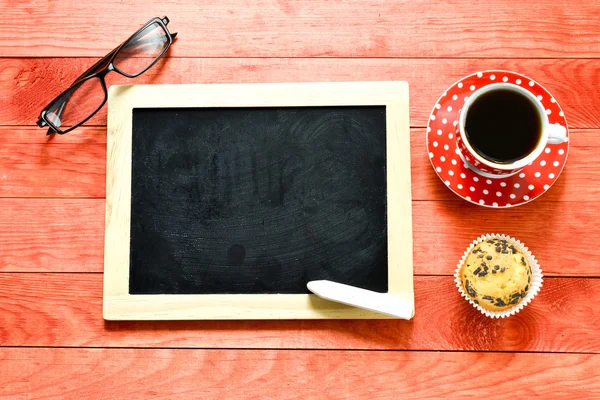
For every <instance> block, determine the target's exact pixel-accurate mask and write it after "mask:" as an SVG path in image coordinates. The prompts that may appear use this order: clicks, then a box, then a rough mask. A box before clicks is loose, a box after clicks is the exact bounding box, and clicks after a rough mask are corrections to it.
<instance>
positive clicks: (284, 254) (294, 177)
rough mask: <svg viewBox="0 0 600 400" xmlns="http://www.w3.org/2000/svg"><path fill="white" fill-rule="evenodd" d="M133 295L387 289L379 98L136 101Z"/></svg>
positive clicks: (382, 127) (383, 155)
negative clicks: (322, 286) (288, 102)
mask: <svg viewBox="0 0 600 400" xmlns="http://www.w3.org/2000/svg"><path fill="white" fill-rule="evenodd" d="M132 160H133V162H132V190H131V193H132V202H131V227H130V229H131V245H130V275H129V279H130V282H129V285H130V293H131V294H225V293H227V294H250V293H254V294H258V293H308V291H307V288H306V283H307V282H309V281H311V280H318V279H329V280H333V281H336V282H340V283H345V284H349V285H353V286H358V287H362V288H365V289H371V290H375V291H379V292H387V290H388V279H387V277H388V270H387V227H386V223H387V220H386V113H385V107H382V106H370V107H369V106H359V107H357V106H354V107H352V106H348V107H279V108H275V107H269V108H264V107H258V108H161V109H157V108H140V109H134V110H133V138H132Z"/></svg>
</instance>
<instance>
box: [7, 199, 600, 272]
mask: <svg viewBox="0 0 600 400" xmlns="http://www.w3.org/2000/svg"><path fill="white" fill-rule="evenodd" d="M552 190H554V189H552ZM453 196H454V195H453ZM547 196H550V193H548V194H547ZM104 207H105V202H104V200H103V199H0V272H102V270H103V263H102V260H103V237H104ZM412 207H413V241H414V246H413V259H414V273H415V274H416V275H452V274H453V273H454V269H455V268H456V263H457V262H458V260H459V259H460V258H461V257H462V253H463V252H464V250H465V249H466V247H467V245H468V244H469V243H470V242H471V241H472V240H474V239H476V238H477V237H478V236H480V235H482V234H484V233H492V232H493V233H505V234H508V235H511V236H514V237H516V238H517V239H519V240H521V241H523V242H524V243H525V245H527V246H528V247H529V248H530V249H531V251H532V252H533V254H534V255H535V256H536V257H537V258H538V260H539V262H540V265H541V267H542V270H543V271H544V275H546V276H582V277H585V276H589V277H599V276H600V266H599V265H597V264H596V263H593V262H590V260H596V259H600V248H598V246H597V244H596V243H595V241H594V240H573V238H578V237H589V238H595V237H598V236H600V231H599V230H600V228H599V224H598V218H597V217H596V209H597V202H596V201H592V200H590V201H586V202H570V203H567V202H544V201H542V200H541V199H540V200H537V201H535V202H533V203H531V204H528V205H526V206H522V207H517V208H513V209H509V210H502V211H501V212H498V210H493V209H484V208H481V207H477V206H474V205H471V204H468V203H466V202H464V201H462V200H452V201H443V202H441V201H413V206H412ZM470 213H474V214H473V215H476V217H473V218H465V217H464V216H465V215H470ZM557 243H562V244H563V245H562V246H557ZM432 244H435V246H434V245H432Z"/></svg>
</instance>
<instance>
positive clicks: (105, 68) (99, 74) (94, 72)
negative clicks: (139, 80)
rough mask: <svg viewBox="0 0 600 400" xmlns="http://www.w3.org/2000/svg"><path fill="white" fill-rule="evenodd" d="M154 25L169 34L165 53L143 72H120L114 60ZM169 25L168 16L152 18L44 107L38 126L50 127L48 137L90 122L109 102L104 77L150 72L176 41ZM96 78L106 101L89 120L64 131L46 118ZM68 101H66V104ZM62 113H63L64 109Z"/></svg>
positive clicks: (138, 74)
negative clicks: (64, 99) (60, 100)
mask: <svg viewBox="0 0 600 400" xmlns="http://www.w3.org/2000/svg"><path fill="white" fill-rule="evenodd" d="M154 23H158V24H159V25H160V26H161V27H162V28H163V29H164V31H165V32H166V33H167V38H168V43H167V45H166V46H165V48H164V49H163V51H162V52H161V53H160V54H159V55H158V56H157V57H156V59H155V60H154V61H153V62H152V63H151V64H150V65H148V67H146V68H145V69H143V70H142V71H140V72H138V73H137V74H134V75H130V74H126V73H125V72H123V71H121V70H119V69H118V68H117V67H116V66H115V65H114V60H115V58H116V57H117V56H118V55H119V52H120V51H121V49H122V48H123V47H125V45H126V44H127V43H129V42H130V41H131V40H132V39H133V38H134V37H135V36H136V35H137V34H139V33H140V32H141V31H143V30H144V29H146V28H147V27H149V26H150V25H152V24H154ZM168 24H169V18H167V17H166V16H164V17H162V18H159V17H155V18H152V19H151V20H150V21H148V22H147V23H146V24H144V26H142V27H141V28H140V29H138V30H137V31H136V32H135V33H134V34H133V35H131V36H130V37H129V38H127V40H125V41H124V42H123V43H121V44H120V45H119V46H118V47H117V48H115V49H114V50H112V51H111V52H110V53H108V54H107V55H105V56H104V57H102V58H101V59H100V60H98V61H97V62H96V63H95V64H94V65H92V66H91V67H90V68H88V69H87V70H86V71H85V72H84V73H83V74H81V75H80V76H79V77H78V78H77V79H75V81H74V82H73V83H72V84H71V86H69V87H68V88H67V89H65V90H63V91H62V92H61V93H60V94H59V95H58V96H56V97H55V98H54V99H53V100H52V101H51V102H50V103H48V105H47V106H46V107H44V109H43V111H42V112H41V113H40V117H39V119H38V121H37V125H38V126H39V127H40V128H43V127H45V126H48V132H47V133H46V135H51V134H52V133H53V132H56V133H58V134H59V135H64V134H65V133H67V132H70V131H72V130H73V129H75V128H77V127H79V126H81V125H82V124H84V123H85V122H86V121H88V120H89V119H90V118H92V117H93V116H94V115H96V113H97V112H98V111H100V109H101V108H102V107H104V105H105V104H106V101H107V100H108V89H107V87H106V82H105V80H104V77H105V76H106V75H107V74H108V73H109V72H111V71H115V72H117V73H119V74H121V75H123V76H126V77H127V78H135V77H138V76H140V75H141V74H143V73H144V72H146V71H148V70H149V69H150V68H152V67H153V66H154V64H156V63H157V62H158V60H160V58H161V57H162V56H163V55H164V54H165V53H166V52H167V50H169V47H171V44H172V43H173V39H175V37H176V36H177V32H174V33H171V32H169V29H168V28H167V25H168ZM94 78H99V79H100V82H101V84H102V89H103V90H104V100H102V103H101V104H100V106H99V107H98V108H97V109H96V110H94V112H92V113H91V114H90V115H89V116H88V117H87V118H85V119H84V120H83V121H81V122H79V123H78V124H76V125H73V126H70V127H69V128H68V129H64V130H62V129H60V128H59V127H57V126H55V125H54V124H52V122H50V121H49V120H48V119H47V118H46V114H47V113H48V110H49V109H50V106H52V105H53V104H54V103H55V102H56V101H58V100H59V99H60V98H61V97H63V96H65V94H67V93H68V92H69V91H72V92H75V90H77V89H78V88H79V87H80V86H81V85H82V84H83V83H84V82H86V81H88V80H90V79H94ZM67 101H68V98H67ZM67 101H65V104H66V102H67ZM60 111H62V109H61V110H60ZM60 111H59V112H60Z"/></svg>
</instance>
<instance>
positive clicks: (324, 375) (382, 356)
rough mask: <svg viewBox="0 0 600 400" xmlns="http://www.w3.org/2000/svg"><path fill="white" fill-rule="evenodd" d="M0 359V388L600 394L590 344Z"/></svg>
mask: <svg viewBox="0 0 600 400" xmlns="http://www.w3.org/2000/svg"><path fill="white" fill-rule="evenodd" d="M0 364H2V366H3V371H4V372H3V374H2V375H0V396H2V397H4V398H6V397H8V398H56V397H58V398H65V396H68V397H69V398H80V399H86V398H94V399H112V398H114V396H115V393H119V396H118V397H121V398H128V399H148V398H169V399H188V398H190V397H195V398H223V399H224V398H236V399H256V398H264V395H265V393H269V398H277V399H298V398H302V399H342V398H343V399H350V398H369V399H389V398H400V397H401V398H431V397H481V398H486V399H496V398H498V399H500V398H505V397H506V393H510V394H511V396H518V397H526V398H529V397H537V396H540V397H547V398H556V397H562V396H569V397H573V398H595V397H597V396H600V380H599V379H598V377H597V370H598V368H599V367H600V357H598V356H593V355H590V354H508V353H500V354H492V353H432V352H400V353H398V352H381V351H352V352H349V351H302V352H300V351H293V350H253V351H248V350H175V349H160V350H154V349H45V348H43V349H0ZM365 366H368V367H365ZM482 366H485V370H482ZM107 382H110V384H109V385H107ZM349 390H351V394H350V393H349Z"/></svg>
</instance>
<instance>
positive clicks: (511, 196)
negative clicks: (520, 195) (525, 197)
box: [509, 193, 517, 199]
mask: <svg viewBox="0 0 600 400" xmlns="http://www.w3.org/2000/svg"><path fill="white" fill-rule="evenodd" d="M509 197H510V198H511V199H514V198H516V197H517V195H516V194H514V193H511V194H510V196H509Z"/></svg>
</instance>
